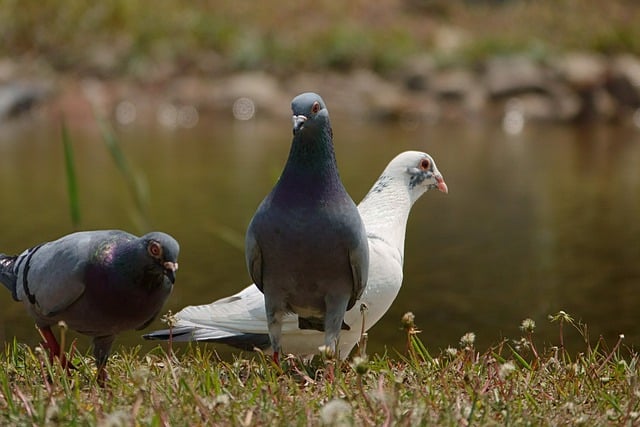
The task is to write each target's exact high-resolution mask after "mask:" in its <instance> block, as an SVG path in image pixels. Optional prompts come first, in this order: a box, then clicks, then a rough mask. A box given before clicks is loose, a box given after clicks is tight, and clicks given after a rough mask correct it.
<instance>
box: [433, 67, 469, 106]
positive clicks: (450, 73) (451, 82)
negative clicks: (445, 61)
mask: <svg viewBox="0 0 640 427" xmlns="http://www.w3.org/2000/svg"><path fill="white" fill-rule="evenodd" d="M478 84H480V82H479V81H478V79H477V78H476V76H475V75H474V74H473V72H471V71H470V70H468V69H466V68H443V69H440V70H438V71H436V72H435V73H434V75H433V79H432V82H431V85H430V87H429V88H430V90H431V92H433V93H434V94H435V95H436V96H437V97H439V98H446V99H459V100H462V99H464V98H465V97H466V96H467V95H468V94H470V93H471V92H472V91H473V88H474V86H476V85H478Z"/></svg>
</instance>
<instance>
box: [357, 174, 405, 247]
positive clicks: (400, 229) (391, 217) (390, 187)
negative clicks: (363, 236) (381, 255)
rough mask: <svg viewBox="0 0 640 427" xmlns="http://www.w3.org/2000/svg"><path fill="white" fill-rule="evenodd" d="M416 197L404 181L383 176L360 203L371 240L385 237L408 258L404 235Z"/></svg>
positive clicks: (359, 207)
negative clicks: (388, 179)
mask: <svg viewBox="0 0 640 427" xmlns="http://www.w3.org/2000/svg"><path fill="white" fill-rule="evenodd" d="M412 205H413V201H412V200H411V197H410V195H409V192H408V191H407V187H406V185H404V183H400V182H399V183H396V182H395V181H390V182H388V183H384V182H381V181H380V180H379V181H378V182H377V183H376V185H374V186H373V188H372V189H371V190H370V191H369V193H368V194H367V195H366V197H365V198H364V200H362V202H360V204H359V205H358V211H359V212H360V216H361V217H362V221H363V222H364V226H365V228H366V230H367V236H368V237H369V239H370V240H371V239H372V238H374V239H382V240H384V241H385V242H386V243H388V244H389V245H391V246H392V247H393V248H395V249H397V250H398V252H399V255H400V257H401V259H404V238H405V231H406V228H407V219H408V217H409V211H410V210H411V206H412Z"/></svg>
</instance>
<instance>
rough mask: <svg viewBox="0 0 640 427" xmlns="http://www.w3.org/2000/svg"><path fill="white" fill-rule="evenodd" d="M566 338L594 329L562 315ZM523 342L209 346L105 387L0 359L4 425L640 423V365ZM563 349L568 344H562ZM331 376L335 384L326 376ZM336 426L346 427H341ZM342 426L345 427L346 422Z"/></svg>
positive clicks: (113, 376)
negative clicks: (279, 358) (272, 351)
mask: <svg viewBox="0 0 640 427" xmlns="http://www.w3.org/2000/svg"><path fill="white" fill-rule="evenodd" d="M551 320H552V321H555V322H557V323H558V325H559V331H560V336H561V337H562V336H563V335H564V334H568V333H579V334H581V335H582V334H584V333H585V332H586V328H585V327H584V326H583V325H580V324H578V323H576V322H575V321H574V320H573V319H571V318H570V317H569V316H568V315H566V314H565V313H562V312H561V313H558V315H556V316H554V317H553V318H552V319H551ZM527 322H529V321H525V322H523V326H522V330H523V336H522V337H520V338H518V339H517V340H504V341H503V342H499V343H497V344H495V345H494V346H491V347H490V348H488V349H486V350H484V351H479V350H478V349H476V348H475V347H474V336H473V334H466V335H465V336H464V337H463V338H462V339H461V342H460V344H459V345H457V346H455V347H451V348H447V349H445V350H442V351H440V352H439V354H437V355H436V356H432V355H430V354H429V352H428V351H427V349H426V348H427V347H428V344H425V343H423V342H422V341H421V340H420V339H419V334H418V331H417V330H416V326H415V325H414V324H413V322H412V321H411V322H408V323H405V330H406V332H407V337H408V338H407V339H408V341H407V342H408V343H410V345H408V351H407V352H406V353H404V354H398V355H396V356H393V357H390V356H388V355H381V356H380V355H375V356H371V357H370V358H369V359H366V358H359V357H355V358H353V360H351V361H349V362H345V363H339V362H336V361H334V360H327V359H321V358H319V357H317V358H315V359H314V360H313V361H311V362H302V361H300V360H299V359H296V358H289V359H286V360H285V361H284V362H283V370H282V371H280V370H279V369H277V368H276V367H275V366H274V365H273V364H272V363H271V361H270V359H269V358H268V357H266V356H262V355H260V354H244V355H243V357H238V358H236V359H234V360H232V361H224V360H220V358H219V357H218V356H217V355H216V353H215V351H214V348H213V347H212V346H209V345H192V346H188V347H182V348H181V351H180V352H179V353H177V354H171V355H167V353H165V350H164V349H163V348H160V347H158V348H156V349H154V350H152V351H151V352H149V353H147V354H141V353H140V350H139V348H133V349H125V350H121V351H120V352H117V353H116V354H114V355H112V357H111V359H110V361H109V364H108V371H109V374H110V379H109V386H108V387H106V388H104V389H103V388H99V387H97V386H96V385H95V383H94V380H93V374H94V364H93V360H92V359H91V358H90V357H88V356H81V355H77V354H76V356H75V358H74V362H75V364H76V365H77V366H78V369H77V370H75V371H72V372H71V374H70V375H67V374H66V373H65V372H63V371H62V369H61V368H60V367H59V366H57V365H55V364H54V365H53V366H51V365H50V364H49V362H48V359H47V358H46V357H45V356H44V355H43V354H42V351H40V349H39V348H36V349H31V348H29V347H27V346H25V345H22V344H19V343H17V342H14V343H13V344H11V345H8V346H7V348H6V349H5V352H4V354H2V356H0V365H2V369H0V424H14V425H27V424H33V425H44V424H46V423H56V424H64V425H95V424H102V425H133V424H136V425H202V424H206V425H319V424H322V423H325V424H328V425H349V424H351V423H353V422H355V424H356V425H425V424H427V425H523V424H525V425H527V424H529V425H558V424H561V425H603V424H611V423H615V424H621V425H632V424H635V423H637V422H638V421H640V418H639V415H640V386H639V384H638V374H639V372H638V371H639V370H638V355H637V354H636V353H635V352H634V351H632V350H630V349H627V348H625V347H624V346H623V345H622V342H623V340H622V338H621V339H620V341H618V342H617V343H615V344H614V345H613V347H612V348H608V347H607V346H606V344H605V343H604V342H602V341H600V340H599V341H597V342H596V344H595V345H591V344H589V339H588V337H587V336H585V335H583V338H585V340H584V341H585V347H584V349H582V351H580V352H578V353H576V354H569V353H568V352H567V351H565V350H564V349H562V348H561V347H554V346H549V347H548V348H545V349H538V348H536V343H535V340H534V331H533V328H534V325H533V324H532V323H527ZM560 339H561V340H562V339H563V338H560ZM332 369H333V372H334V378H333V380H331V379H329V378H328V377H329V375H328V372H329V371H331V370H332ZM340 420H342V421H343V423H340ZM344 422H346V424H345V423H344Z"/></svg>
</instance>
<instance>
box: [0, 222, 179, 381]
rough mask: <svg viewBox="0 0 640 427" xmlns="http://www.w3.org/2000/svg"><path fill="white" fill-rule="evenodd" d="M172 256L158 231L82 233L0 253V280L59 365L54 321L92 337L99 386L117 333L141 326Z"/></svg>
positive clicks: (156, 301)
mask: <svg viewBox="0 0 640 427" xmlns="http://www.w3.org/2000/svg"><path fill="white" fill-rule="evenodd" d="M179 251H180V247H179V245H178V242H177V241H176V240H175V239H174V238H173V237H171V236H169V235H168V234H165V233H161V232H152V233H149V234H145V235H144V236H142V237H136V236H134V235H132V234H129V233H127V232H125V231H121V230H98V231H81V232H77V233H72V234H69V235H66V236H64V237H61V238H59V239H58V240H54V241H51V242H46V243H42V244H40V245H37V246H34V247H32V248H30V249H27V250H26V251H24V252H22V253H21V254H20V255H16V256H8V255H4V254H0V282H2V283H3V284H4V285H5V286H6V287H7V288H8V289H9V290H10V291H11V294H12V296H13V299H14V300H16V301H22V302H23V303H24V304H25V305H26V307H27V310H28V311H29V313H30V314H31V316H33V317H34V318H35V319H36V326H37V327H38V329H39V330H40V332H41V335H42V337H43V339H44V347H45V348H46V349H48V351H49V356H50V357H51V360H53V359H54V357H57V358H58V359H59V360H60V361H61V363H63V365H66V361H65V358H64V355H61V353H60V345H59V344H58V341H57V340H56V337H55V335H54V334H53V332H52V331H51V326H52V325H55V324H57V323H58V322H59V321H64V322H65V323H66V324H67V326H68V327H69V328H71V329H73V330H75V331H78V332H80V333H81V334H84V335H88V336H91V337H93V354H94V356H95V359H96V365H97V367H98V370H97V378H98V381H99V382H100V383H101V384H103V383H104V381H105V380H106V371H105V366H106V363H107V359H108V357H109V353H110V350H111V346H112V344H113V341H114V339H115V336H116V334H118V333H120V332H122V331H125V330H128V329H143V328H145V327H147V326H148V325H149V323H151V321H153V319H154V318H155V317H156V315H157V314H158V313H159V312H160V310H161V309H162V306H163V305H164V303H165V301H166V299H167V297H168V296H169V294H170V293H171V290H172V289H173V284H174V282H175V273H176V270H177V269H178V262H177V258H178V252H179Z"/></svg>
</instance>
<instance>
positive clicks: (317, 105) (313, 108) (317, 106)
mask: <svg viewBox="0 0 640 427" xmlns="http://www.w3.org/2000/svg"><path fill="white" fill-rule="evenodd" d="M318 111H320V103H319V102H318V101H316V102H314V103H313V105H312V106H311V112H312V113H313V114H315V113H317V112H318Z"/></svg>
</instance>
